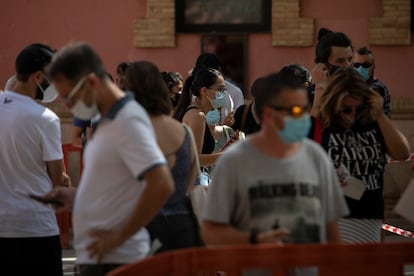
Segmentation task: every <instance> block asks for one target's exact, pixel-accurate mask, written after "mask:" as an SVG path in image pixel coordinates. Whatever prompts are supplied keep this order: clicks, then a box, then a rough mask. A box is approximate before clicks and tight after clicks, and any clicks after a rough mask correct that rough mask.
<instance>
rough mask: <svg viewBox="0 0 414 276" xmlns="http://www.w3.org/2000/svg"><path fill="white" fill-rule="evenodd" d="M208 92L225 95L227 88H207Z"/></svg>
mask: <svg viewBox="0 0 414 276" xmlns="http://www.w3.org/2000/svg"><path fill="white" fill-rule="evenodd" d="M207 89H208V90H211V91H214V92H217V93H226V92H227V88H226V87H225V86H220V87H218V88H211V87H207Z"/></svg>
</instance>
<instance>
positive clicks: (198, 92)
mask: <svg viewBox="0 0 414 276" xmlns="http://www.w3.org/2000/svg"><path fill="white" fill-rule="evenodd" d="M226 93H227V91H226V87H225V86H224V78H223V75H222V74H221V73H220V72H219V71H217V70H215V69H212V68H202V69H200V70H198V71H197V72H193V75H192V76H190V77H189V78H188V79H187V80H186V82H185V84H184V89H183V92H182V97H181V99H180V102H179V104H178V106H177V109H176V112H175V114H174V117H175V118H176V119H178V120H180V121H182V122H183V123H185V124H187V125H188V126H189V127H190V128H191V129H192V131H193V133H194V138H195V141H196V144H197V148H198V152H199V159H200V166H202V167H206V166H209V165H212V164H214V163H215V162H216V160H217V158H218V157H219V156H220V155H221V153H220V152H219V153H213V151H214V147H215V139H214V137H213V134H212V133H211V131H210V128H209V125H216V124H217V123H218V122H219V121H220V112H219V108H221V107H223V106H224V104H225V102H226Z"/></svg>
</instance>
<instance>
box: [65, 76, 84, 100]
mask: <svg viewBox="0 0 414 276" xmlns="http://www.w3.org/2000/svg"><path fill="white" fill-rule="evenodd" d="M85 80H86V77H83V78H81V79H80V80H79V81H78V83H77V84H76V85H75V86H74V87H73V88H72V90H71V91H70V92H69V94H67V95H66V96H65V97H62V98H63V100H65V101H69V100H70V99H72V98H73V97H74V96H75V95H76V93H77V92H78V91H79V89H81V87H82V85H83V83H84V82H85Z"/></svg>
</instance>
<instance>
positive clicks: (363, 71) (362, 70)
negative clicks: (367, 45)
mask: <svg viewBox="0 0 414 276" xmlns="http://www.w3.org/2000/svg"><path fill="white" fill-rule="evenodd" d="M354 69H355V70H356V71H357V72H358V73H359V74H360V75H361V77H362V78H363V79H364V80H368V79H369V68H364V67H363V66H359V67H358V68H356V67H354Z"/></svg>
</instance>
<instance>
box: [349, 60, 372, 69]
mask: <svg viewBox="0 0 414 276" xmlns="http://www.w3.org/2000/svg"><path fill="white" fill-rule="evenodd" d="M352 65H353V66H354V67H355V68H359V67H361V66H362V67H364V68H370V67H371V66H372V65H373V63H369V62H368V61H366V62H364V63H359V62H355V63H353V64H352Z"/></svg>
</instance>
